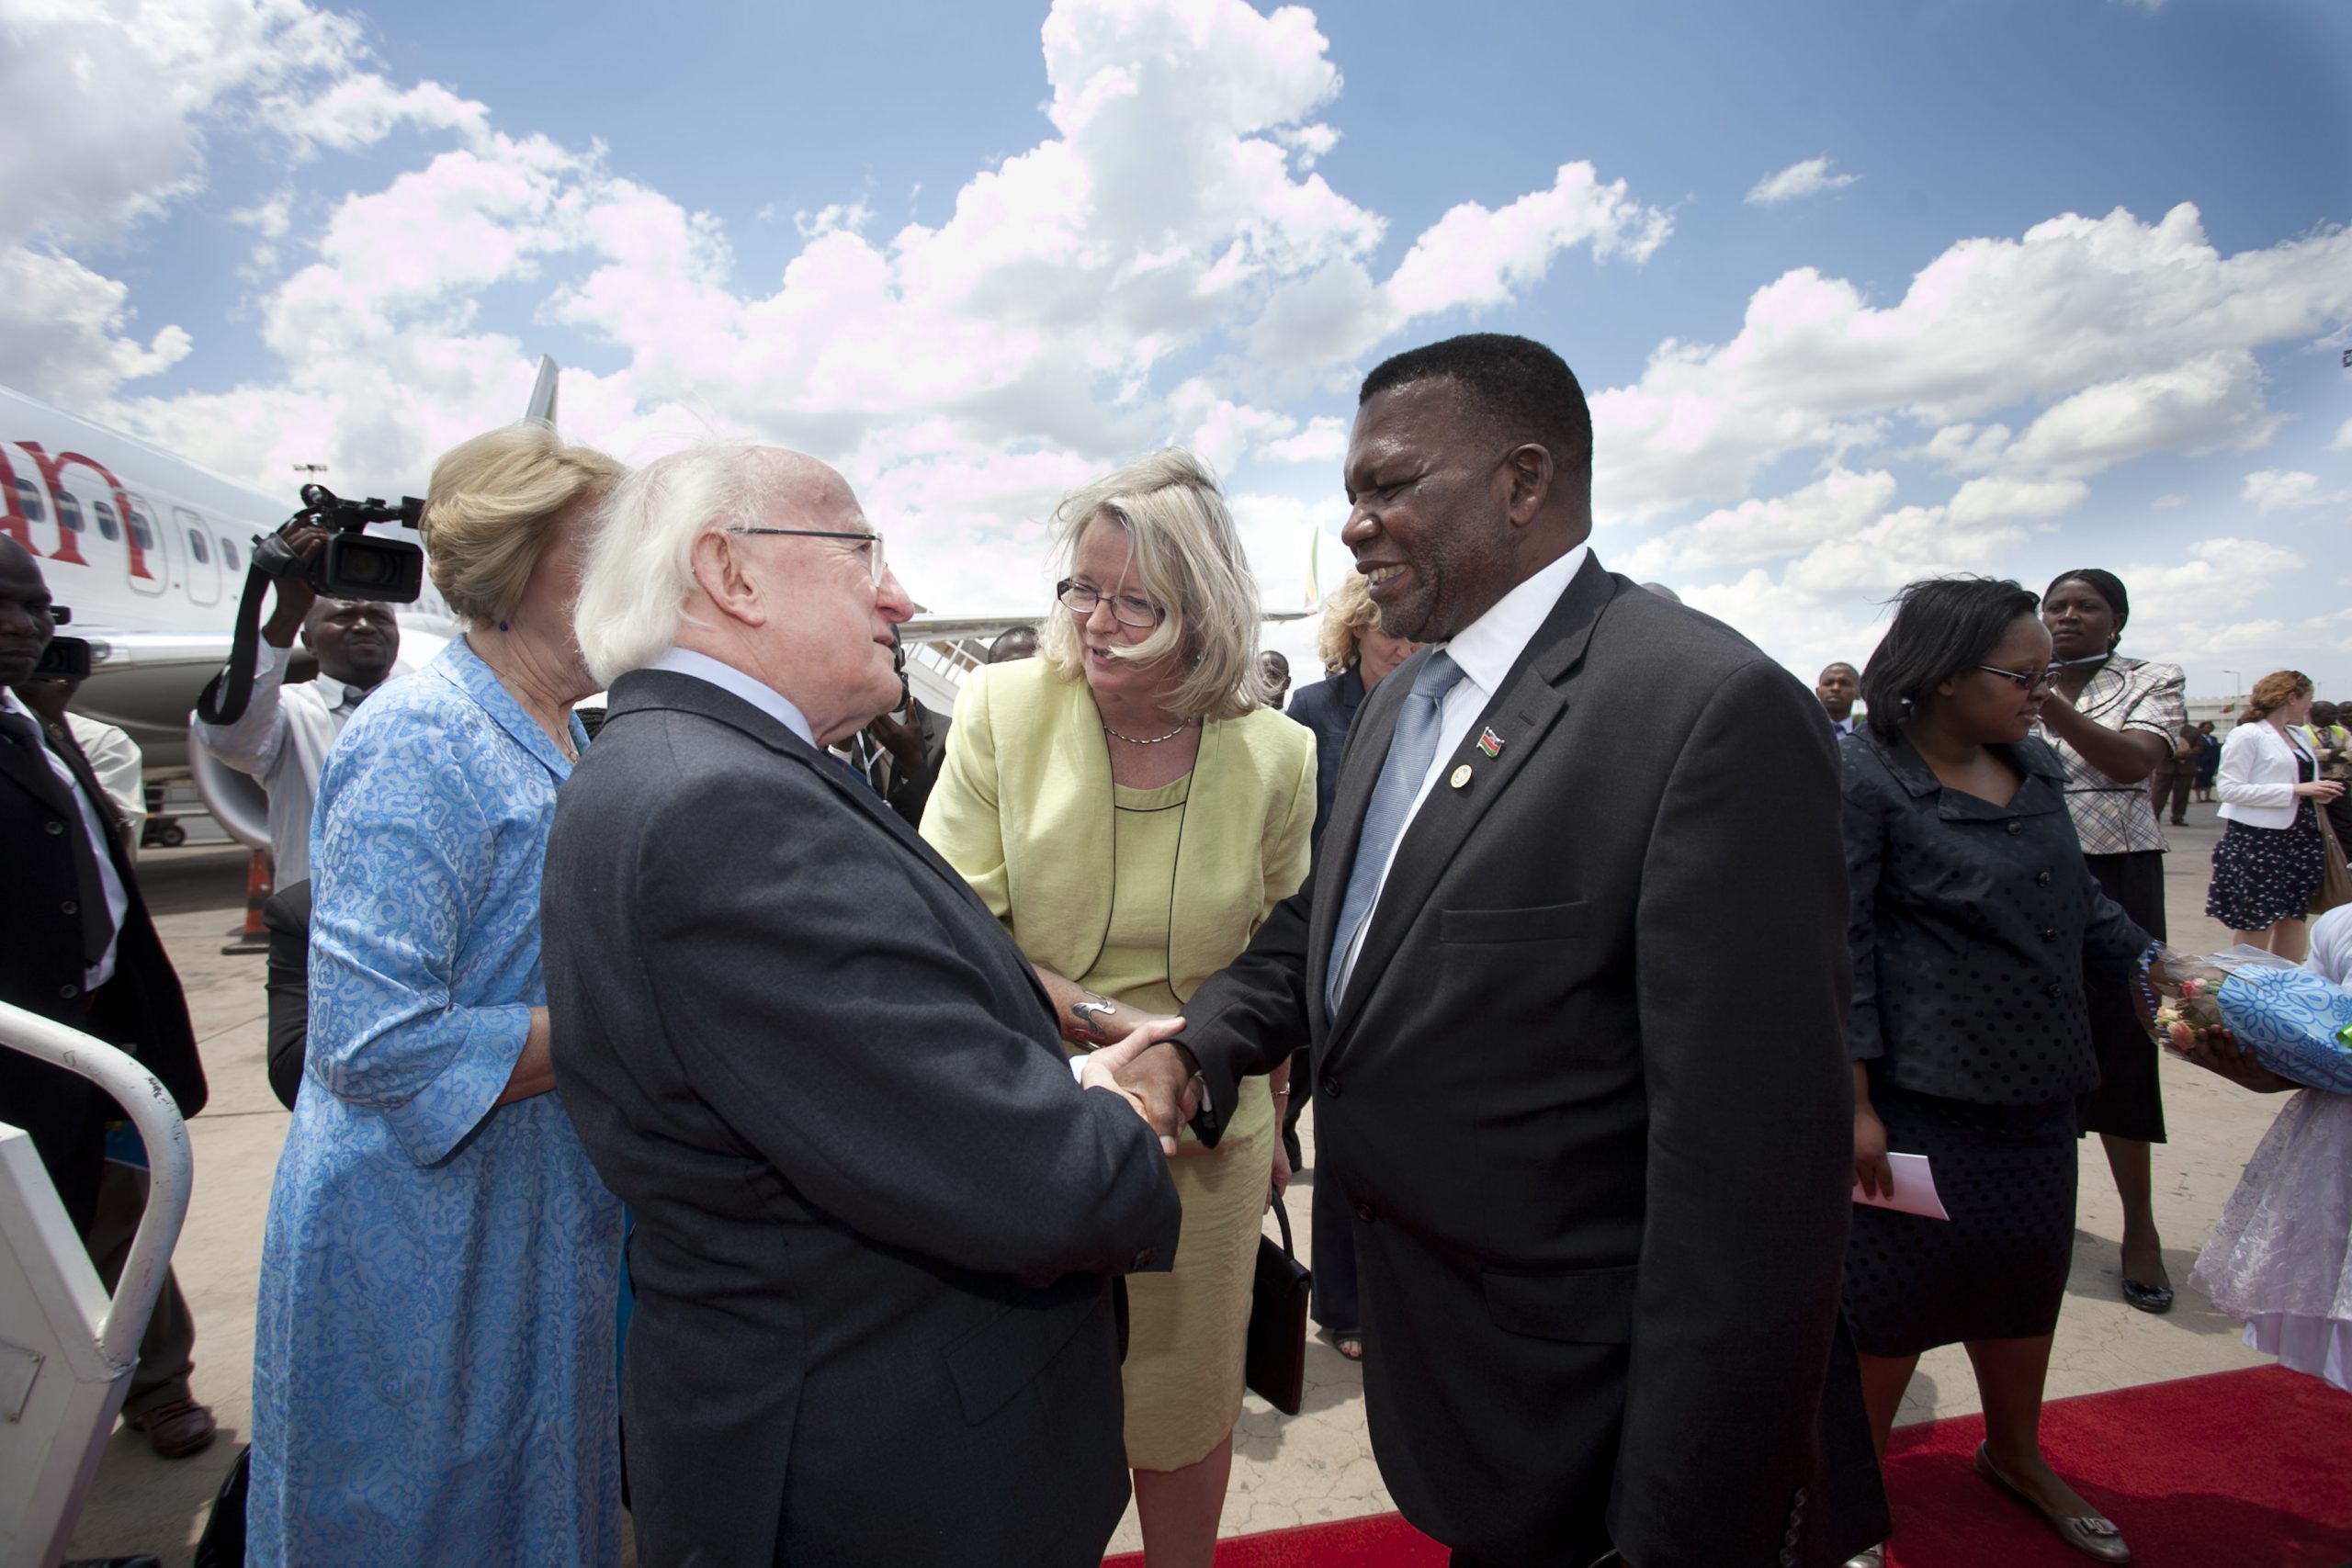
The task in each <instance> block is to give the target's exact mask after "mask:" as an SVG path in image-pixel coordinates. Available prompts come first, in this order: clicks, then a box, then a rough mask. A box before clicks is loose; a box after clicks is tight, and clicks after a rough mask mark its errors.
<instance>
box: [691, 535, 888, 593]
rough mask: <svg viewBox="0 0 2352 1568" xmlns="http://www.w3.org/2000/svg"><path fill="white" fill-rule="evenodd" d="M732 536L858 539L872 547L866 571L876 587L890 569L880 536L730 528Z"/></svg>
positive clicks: (866, 553)
mask: <svg viewBox="0 0 2352 1568" xmlns="http://www.w3.org/2000/svg"><path fill="white" fill-rule="evenodd" d="M727 532H729V533H730V534H781V535H787V536H791V537H793V538H796V539H857V540H861V541H863V542H864V543H865V544H867V545H870V546H872V548H871V549H869V550H867V551H866V552H865V565H866V569H867V570H869V571H871V572H872V573H873V574H874V586H875V587H876V588H879V587H881V586H882V579H883V578H884V577H885V576H887V575H888V573H889V570H890V569H889V568H888V566H887V565H885V564H884V563H883V560H882V536H881V535H879V534H845V533H842V531H841V530H840V529H838V528H729V529H728V530H727Z"/></svg>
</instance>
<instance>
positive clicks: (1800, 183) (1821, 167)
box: [1743, 158, 1862, 207]
mask: <svg viewBox="0 0 2352 1568" xmlns="http://www.w3.org/2000/svg"><path fill="white" fill-rule="evenodd" d="M1861 177H1862V176H1861V175H1848V174H1833V173H1831V172H1830V168H1829V160H1828V159H1827V158H1807V159H1805V160H1804V161H1803V162H1801V163H1795V164H1790V165H1789V166H1788V167H1787V168H1785V169H1782V170H1781V171H1780V172H1779V173H1777V174H1770V175H1765V176H1764V177H1763V178H1762V179H1760V180H1758V181H1757V182H1756V184H1755V185H1754V186H1750V187H1749V189H1748V192H1747V197H1744V198H1743V199H1745V200H1747V202H1748V203H1749V204H1750V205H1752V206H1756V207H1778V206H1779V205H1780V204H1781V203H1782V202H1784V201H1794V200H1796V199H1797V198H1798V197H1804V196H1818V195H1820V194H1821V193H1822V192H1823V191H1825V190H1839V189H1842V188H1843V187H1845V186H1849V185H1852V184H1853V183H1854V182H1855V181H1856V180H1858V179H1860V178H1861Z"/></svg>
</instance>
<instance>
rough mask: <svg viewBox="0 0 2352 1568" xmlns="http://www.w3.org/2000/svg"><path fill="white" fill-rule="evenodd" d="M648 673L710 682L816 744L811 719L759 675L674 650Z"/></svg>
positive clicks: (691, 652) (687, 650) (706, 656)
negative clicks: (811, 728)
mask: <svg viewBox="0 0 2352 1568" xmlns="http://www.w3.org/2000/svg"><path fill="white" fill-rule="evenodd" d="M646 668H647V669H648V670H667V671H669V672H670V673H671V674H673V675H691V676H693V677H694V678H695V680H697V681H707V682H709V683H710V684H712V685H714V686H716V687H718V689H719V690H720V691H722V692H731V693H733V694H735V695H736V696H739V697H741V698H742V699H743V700H744V701H745V702H747V703H749V704H751V705H752V706H753V707H755V708H757V709H759V710H760V711H761V712H762V713H763V714H765V715H767V716H769V717H770V718H772V719H774V720H775V721H776V722H777V723H778V724H780V725H782V726H784V727H785V728H786V729H789V730H790V731H792V733H793V734H795V735H797V736H798V737H800V739H803V740H806V741H807V742H809V745H811V746H814V745H816V744H817V737H816V735H815V733H814V732H813V731H811V730H810V729H809V721H808V719H806V718H804V717H802V716H801V713H800V710H799V709H798V708H797V707H796V706H794V705H793V701H792V699H791V698H790V697H787V696H786V695H785V694H783V693H782V692H779V691H777V690H776V689H775V687H774V686H771V685H769V684H768V683H767V682H764V681H763V680H761V679H760V678H759V677H758V676H756V675H746V674H744V673H743V671H741V670H738V669H736V668H735V666H733V665H732V664H729V663H726V662H724V661H723V660H717V659H713V658H712V657H711V656H710V655H709V654H707V653H696V652H695V650H694V649H691V648H673V649H670V650H669V651H668V652H666V653H664V654H663V655H662V657H661V658H659V659H657V660H654V661H653V662H652V663H650V664H649V665H647V666H646Z"/></svg>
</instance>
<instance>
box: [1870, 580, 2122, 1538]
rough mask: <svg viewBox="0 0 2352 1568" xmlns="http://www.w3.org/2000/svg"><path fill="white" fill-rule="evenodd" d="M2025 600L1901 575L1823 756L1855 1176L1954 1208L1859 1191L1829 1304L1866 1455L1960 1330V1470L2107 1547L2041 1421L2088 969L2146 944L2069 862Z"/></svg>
mask: <svg viewBox="0 0 2352 1568" xmlns="http://www.w3.org/2000/svg"><path fill="white" fill-rule="evenodd" d="M2040 603H2041V602H2040V600H2039V598H2038V597H2037V596H2036V595H2035V594H2033V593H2030V592H2027V591H2026V590H2024V589H2022V588H2020V587H2018V585H2017V584H2016V583H2014V582H1995V581H1984V580H1981V579H1947V580H1942V581H1931V582H1919V583H1914V584H1912V585H1911V586H1910V587H1909V588H1907V589H1905V591H1904V593H1903V598H1902V605H1901V608H1900V609H1899V610H1898V611H1897V613H1896V615H1895V617H1894V626H1892V627H1890V628H1889V629H1888V632H1887V635H1886V639H1885V641H1883V643H1881V644H1880V645H1879V649H1878V651H1877V652H1876V653H1875V654H1873V655H1872V656H1871V661H1870V665H1869V668H1868V669H1866V670H1865V671H1863V673H1862V693H1863V695H1864V697H1865V698H1866V699H1867V701H1868V703H1869V706H1870V727H1869V728H1868V730H1867V731H1865V732H1864V733H1862V734H1860V735H1858V736H1857V737H1856V738H1855V739H1854V740H1852V741H1850V742H1849V743H1848V744H1847V746H1846V747H1845V749H1844V752H1843V757H1844V763H1845V795H1846V864H1847V871H1848V877H1849V890H1850V909H1849V920H1850V924H1849V931H1848V940H1849V944H1850V946H1851V948H1852V951H1853V960H1854V1001H1853V1010H1852V1013H1851V1015H1850V1017H1849V1023H1848V1030H1847V1054H1848V1055H1849V1058H1850V1059H1851V1060H1852V1061H1853V1063H1854V1169H1855V1179H1856V1181H1857V1182H1858V1183H1859V1184H1860V1186H1861V1188H1862V1189H1863V1190H1865V1191H1867V1192H1870V1193H1871V1194H1873V1195H1883V1194H1884V1193H1886V1192H1889V1191H1892V1190H1893V1189H1894V1177H1893V1176H1892V1174H1891V1173H1890V1168H1889V1164H1888V1160H1887V1155H1888V1152H1889V1151H1890V1150H1894V1151H1899V1152H1902V1153H1905V1154H1921V1155H1926V1156H1928V1161H1929V1165H1930V1168H1931V1169H1932V1171H1933V1173H1934V1177H1935V1182H1936V1187H1937V1190H1938V1192H1939V1196H1940V1197H1941V1199H1942V1201H1943V1205H1944V1207H1945V1209H1946V1210H1947V1211H1948V1213H1950V1215H1951V1217H1950V1218H1949V1219H1946V1220H1937V1219H1930V1218H1926V1217H1923V1216H1921V1215H1917V1214H1909V1213H1897V1212H1895V1211H1894V1210H1891V1209H1885V1208H1879V1207H1871V1206H1865V1205H1858V1206H1857V1207H1856V1209H1855V1211H1854V1224H1853V1231H1852V1235H1851V1240H1850V1242H1849V1247H1848V1250H1847V1259H1846V1291H1845V1305H1846V1315H1847V1318H1848V1321H1849V1324H1850V1325H1851V1327H1852V1330H1853V1335H1854V1343H1855V1348H1856V1349H1857V1350H1858V1351H1859V1352H1860V1358H1861V1364H1862V1393H1863V1398H1864V1400H1865V1402H1866V1404H1868V1406H1869V1410H1870V1417H1871V1431H1872V1434H1873V1436H1874V1438H1876V1440H1877V1442H1878V1445H1879V1450H1880V1452H1881V1453H1882V1454H1883V1453H1884V1451H1885V1445H1886V1437H1887V1433H1888V1431H1889V1430H1890V1429H1891V1428H1892V1427H1893V1426H1894V1414H1895V1410H1896V1408H1897V1406H1898V1405H1899V1404H1901V1403H1902V1399H1903V1391H1904V1389H1905V1386H1906V1385H1907V1384H1908V1383H1909V1382H1910V1379H1911V1373H1912V1371H1913V1369H1914V1368H1915V1367H1916V1366H1917V1362H1918V1359H1919V1355H1920V1352H1922V1351H1924V1350H1927V1349H1929V1348H1933V1347H1935V1346H1938V1345H1950V1344H1954V1343H1960V1344H1964V1345H1966V1346H1967V1348H1968V1356H1969V1360H1970V1363H1971V1364H1972V1365H1973V1368H1974V1369H1975V1372H1976V1382H1977V1388H1978V1390H1979V1392H1980V1393H1982V1395H1983V1397H1984V1404H1985V1444H1984V1446H1983V1447H1981V1448H1980V1449H1979V1450H1977V1457H1976V1468H1977V1471H1978V1472H1979V1473H1980V1474H1982V1475H1983V1476H1984V1477H1985V1480H1986V1481H1987V1482H1989V1483H1992V1484H1993V1485H1995V1486H1996V1487H1999V1488H2000V1489H2002V1490H2004V1491H2006V1492H2007V1493H2009V1494H2010V1495H2013V1496H2015V1497H2017V1498H2018V1500H2019V1501H2021V1502H2023V1503H2024V1504H2025V1505H2026V1506H2030V1507H2031V1508H2032V1509H2034V1510H2035V1511H2036V1512H2037V1513H2038V1514H2040V1515H2041V1517H2043V1518H2044V1519H2045V1520H2046V1521H2048V1522H2049V1524H2050V1525H2051V1528H2052V1529H2055V1530H2056V1531H2057V1532H2058V1533H2059V1534H2060V1535H2061V1536H2062V1537H2063V1538H2064V1540H2066V1541H2067V1543H2068V1544H2069V1545H2071V1546H2073V1547H2075V1549H2076V1550H2078V1551H2083V1552H2085V1553H2086V1554H2088V1555H2090V1556H2093V1557H2097V1558H2098V1559H2100V1560H2101V1561H2104V1562H2126V1561H2129V1559H2130V1556H2131V1552H2130V1551H2129V1549H2128V1548H2126V1547H2125V1545H2124V1544H2123V1538H2122V1536H2121V1534H2120V1532H2119V1531H2118V1530H2117V1529H2116V1528H2115V1526H2114V1525H2113V1524H2111V1523H2109V1521H2108V1520H2107V1519H2105V1518H2103V1517H2099V1515H2098V1510H2097V1509H2096V1508H2093V1507H2092V1506H2090V1505H2089V1504H2088V1503H2086V1502H2085V1501H2084V1500H2083V1499H2082V1497H2081V1496H2079V1495H2077V1494H2076V1493H2075V1490H2074V1488H2073V1487H2071V1486H2069V1485H2068V1484H2067V1483H2066V1482H2065V1481H2064V1479H2063V1478H2061V1477H2060V1476H2059V1475H2058V1473H2057V1472H2055V1471H2053V1470H2052V1469H2051V1467H2050V1464H2049V1462H2048V1461H2046V1460H2045V1459H2043V1457H2042V1454H2041V1440H2040V1430H2041V1392H2042V1383H2043V1380H2044V1375H2045V1373H2046V1372H2047V1371H2048V1368H2049V1361H2050V1341H2051V1336H2052V1332H2053V1331H2054V1330H2055V1328H2056V1326H2057V1322H2058V1308H2059V1305H2060V1303H2061V1302H2062V1301H2063V1300H2064V1294H2065V1288H2066V1269H2067V1265H2068V1262H2069V1260H2070V1258H2071V1257H2072V1254H2073V1245H2074V1224H2075V1175H2076V1172H2075V1101H2076V1100H2077V1099H2078V1098H2079V1097H2080V1096H2081V1095H2083V1094H2085V1093H2086V1092H2087V1091H2088V1090H2089V1089H2092V1088H2093V1087H2094V1086H2096V1085H2097V1083H2098V1053H2097V1051H2096V1050H2095V1048H2094V1047H2093V1044H2092V1040H2091V1029H2090V1019H2089V1014H2088V1011H2087V1009H2086V1004H2085V1001H2084V978H2085V972H2086V966H2087V967H2089V968H2090V969H2092V970H2094V971H2096V972H2097V973H2098V974H2099V975H2101V976H2103V977H2106V978H2108V979H2110V980H2114V979H2120V978H2122V977H2123V976H2128V975H2130V974H2131V972H2132V971H2133V969H2134V967H2135V965H2136V964H2137V962H2138V960H2139V958H2140V955H2141V953H2142V952H2143V950H2144V949H2145V948H2146V946H2147V944H2148V939H2147V937H2146V935H2145V934H2144V933H2143V932H2142V931H2141V930H2140V929H2139V928H2138V927H2137V926H2135V925H2134V924H2132V922H2131V919H2129V918H2128V917H2127V916H2125V914H2124V913H2123V911H2122V910H2121V909H2120V908H2117V907H2116V905H2115V904H2114V903H2113V902H2112V901H2111V900H2109V898H2108V897H2106V895H2105V894H2104V893H2102V892H2101V891H2100V889H2099V886H2098V882H2097V881H2095V880H2094V879H2093V877H2092V876H2091V874H2090V872H2089V870H2088V868H2087V867H2086V865H2085V864H2084V863H2083V855H2082V849H2081V845H2080V841H2079V840H2077V839H2076V837H2075V828H2074V824H2073V821H2072V819H2071V818H2070V817H2069V816H2068V813H2067V807H2066V799H2065V793H2064V784H2065V772H2064V767H2063V765H2062V764H2061V763H2060V761H2059V760H2058V757H2057V755H2056V754H2055V753H2054V752H2052V750H2051V749H2050V748H2049V747H2048V746H2047V745H2045V744H2043V743H2042V742H2041V741H2040V740H2036V739H2031V738H2030V731H2031V729H2032V728H2033V724H2034V721H2035V718H2036V716H2038V715H2039V713H2040V711H2041V705H2042V703H2043V702H2044V700H2045V699H2046V698H2047V696H2048V694H2049V691H2050V683H2051V679H2052V671H2051V668H2050V664H2051V638H2050V633H2049V632H2048V631H2047V630H2046V629H2045V628H2044V627H2043V626H2042V624H2041V616H2040V614H2039V609H2040ZM1866 1560H1867V1559H1866Z"/></svg>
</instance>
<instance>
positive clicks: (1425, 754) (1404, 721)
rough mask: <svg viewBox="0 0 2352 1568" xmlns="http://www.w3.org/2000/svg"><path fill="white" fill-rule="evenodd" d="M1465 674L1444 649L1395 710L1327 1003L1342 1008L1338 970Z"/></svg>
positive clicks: (1336, 943)
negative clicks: (1447, 705) (1450, 700)
mask: <svg viewBox="0 0 2352 1568" xmlns="http://www.w3.org/2000/svg"><path fill="white" fill-rule="evenodd" d="M1461 679H1462V666H1461V665H1459V664H1456V663H1455V662H1454V661H1453V655H1452V654H1449V653H1447V652H1445V651H1444V650H1442V649H1440V650H1439V651H1438V652H1437V653H1435V654H1433V655H1431V656H1430V661H1429V662H1428V663H1427V664H1424V665H1422V666H1421V673H1420V675H1419V678H1418V679H1416V680H1415V681H1414V682H1413V690H1412V692H1411V694H1409V695H1408V696H1407V697H1406V698H1405V705H1404V707H1403V708H1402V709H1401V710H1399V711H1398V713H1397V729H1396V733H1395V734H1393V735H1391V736H1390V737H1389V739H1388V760H1387V761H1385V762H1383V763H1381V765H1380V782H1379V783H1378V784H1374V785H1373V786H1372V805H1371V806H1370V807H1368V808H1366V810H1365V811H1364V814H1363V833H1362V834H1361V835H1360V836H1359V837H1358V838H1357V840H1356V860H1355V865H1354V866H1353V868H1351V870H1350V871H1349V873H1348V896H1347V897H1345V898H1343V899H1341V900H1340V923H1339V926H1338V927H1337V928H1336V929H1335V930H1334V931H1332V933H1331V966H1330V968H1329V970H1328V971H1327V972H1326V974H1325V976H1324V979H1323V1002H1324V1006H1325V1007H1326V1008H1328V1009H1329V1010H1330V1011H1332V1012H1337V1011H1339V1010H1340V971H1341V969H1342V968H1344V967H1345V965H1346V963H1347V957H1348V948H1349V945H1350V944H1351V942H1353V941H1354V938H1355V934H1356V928H1357V927H1358V926H1360V925H1362V924H1363V922H1364V920H1365V919H1367V918H1368V917H1370V915H1371V913H1372V905H1373V900H1374V898H1375V897H1378V895H1379V893H1380V879H1381V876H1382V874H1384V873H1385V872H1386V871H1387V869H1388V856H1389V852H1391V851H1392V850H1394V849H1395V848H1396V847H1397V837H1398V835H1400V834H1402V833H1403V832H1404V831H1405V822H1406V819H1407V818H1408V817H1410V816H1411V815H1412V810H1413V797H1414V796H1415V795H1418V794H1419V793H1420V788H1421V780H1422V779H1423V778H1424V777H1425V776H1427V774H1428V773H1429V771H1430V759H1431V758H1432V757H1434V756H1436V755H1437V732H1438V719H1439V716H1441V715H1442V713H1443V711H1444V709H1445V694H1446V693H1448V692H1450V691H1452V690H1453V685H1454V682H1457V681H1459V680H1461Z"/></svg>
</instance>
